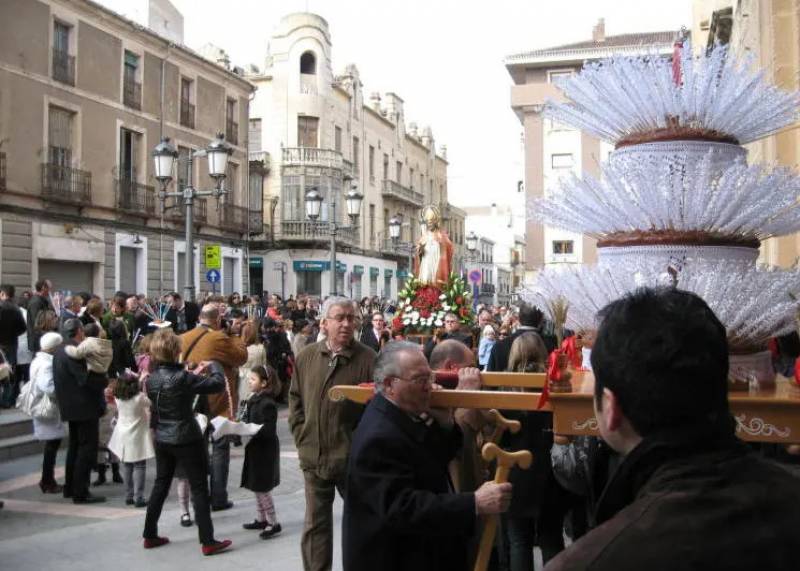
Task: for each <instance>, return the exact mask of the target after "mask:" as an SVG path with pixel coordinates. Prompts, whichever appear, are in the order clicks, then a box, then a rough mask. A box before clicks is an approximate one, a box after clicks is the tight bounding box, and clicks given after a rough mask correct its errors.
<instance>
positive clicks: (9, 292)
mask: <svg viewBox="0 0 800 571" xmlns="http://www.w3.org/2000/svg"><path fill="white" fill-rule="evenodd" d="M26 327H27V325H26V324H25V318H23V317H22V312H21V311H20V310H19V307H17V305H16V304H15V303H14V286H12V285H7V284H4V285H0V351H2V352H3V355H5V358H6V360H7V361H8V364H9V365H11V367H12V368H14V367H15V366H16V364H17V339H18V338H19V336H20V335H22V334H23V333H25V331H26ZM13 379H14V377H13V374H12V376H11V378H10V379H9V380H8V381H6V382H4V383H2V385H0V386H2V389H3V391H2V395H1V396H0V406H2V407H3V408H10V407H12V406H14V399H15V398H16V394H15V392H16V391H15V382H14V380H13Z"/></svg>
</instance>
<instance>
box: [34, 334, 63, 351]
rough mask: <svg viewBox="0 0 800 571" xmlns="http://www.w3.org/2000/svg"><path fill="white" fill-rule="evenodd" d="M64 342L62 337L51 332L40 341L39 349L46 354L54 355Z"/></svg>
mask: <svg viewBox="0 0 800 571" xmlns="http://www.w3.org/2000/svg"><path fill="white" fill-rule="evenodd" d="M63 341H64V338H63V337H61V335H59V334H58V333H55V332H52V331H50V332H48V333H45V334H44V335H42V338H41V339H39V347H41V350H42V351H44V352H46V353H52V352H53V351H55V349H56V347H58V346H59V345H61V343H62V342H63Z"/></svg>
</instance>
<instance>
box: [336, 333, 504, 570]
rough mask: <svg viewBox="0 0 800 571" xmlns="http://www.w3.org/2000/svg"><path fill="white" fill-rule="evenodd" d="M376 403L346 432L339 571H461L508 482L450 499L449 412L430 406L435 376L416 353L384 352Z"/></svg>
mask: <svg viewBox="0 0 800 571" xmlns="http://www.w3.org/2000/svg"><path fill="white" fill-rule="evenodd" d="M374 378H375V392H376V393H377V394H376V395H375V398H373V399H372V401H371V402H370V403H369V405H368V406H367V409H366V411H365V412H364V416H363V417H362V419H361V422H360V423H359V425H358V428H357V429H356V431H355V433H354V434H353V445H352V448H351V453H350V462H349V465H348V471H347V495H346V497H345V503H344V519H343V524H342V534H343V540H342V545H343V557H344V562H343V563H344V564H343V567H344V569H347V570H348V571H361V570H364V571H366V570H369V571H371V570H373V569H381V570H383V571H386V570H393V569H396V570H401V569H436V570H437V571H448V570H453V571H455V570H463V569H466V568H467V561H466V552H467V550H466V548H465V547H466V545H467V544H468V542H469V540H470V536H471V534H472V533H473V531H474V528H475V525H476V522H477V519H478V516H479V515H483V514H497V513H501V512H503V511H505V510H506V509H508V505H509V502H510V500H511V485H510V484H495V483H494V482H487V483H485V484H483V485H482V486H481V487H480V488H478V490H477V491H475V492H469V493H455V492H453V491H452V485H451V483H450V479H449V477H448V473H447V464H448V462H449V461H450V460H451V459H452V458H453V457H454V456H455V454H456V453H457V452H458V451H459V450H460V448H461V443H462V440H461V438H462V437H461V430H460V429H459V428H458V425H457V424H456V423H455V422H454V421H453V414H452V411H451V410H449V409H432V408H431V406H430V401H431V392H432V391H433V390H434V389H435V388H436V387H435V386H434V385H433V382H432V381H433V374H432V372H431V369H430V367H429V366H428V362H427V360H426V359H425V356H424V355H423V353H422V351H421V350H420V347H419V345H416V344H414V343H408V342H405V341H396V342H393V343H390V344H388V345H387V346H386V347H384V349H383V351H381V354H380V356H379V357H378V360H377V362H376V364H375V374H374Z"/></svg>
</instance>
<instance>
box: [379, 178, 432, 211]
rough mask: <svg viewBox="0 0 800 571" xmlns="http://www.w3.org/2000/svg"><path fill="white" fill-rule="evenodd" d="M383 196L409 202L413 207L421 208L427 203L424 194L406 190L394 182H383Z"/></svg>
mask: <svg viewBox="0 0 800 571" xmlns="http://www.w3.org/2000/svg"><path fill="white" fill-rule="evenodd" d="M382 194H383V197H384V198H396V199H398V200H402V201H404V202H407V203H408V204H410V205H411V206H418V207H421V206H422V204H423V202H424V201H425V197H424V196H422V193H420V192H417V191H415V190H411V189H410V188H406V187H404V186H403V185H401V184H398V183H396V182H395V181H393V180H384V181H383V192H382Z"/></svg>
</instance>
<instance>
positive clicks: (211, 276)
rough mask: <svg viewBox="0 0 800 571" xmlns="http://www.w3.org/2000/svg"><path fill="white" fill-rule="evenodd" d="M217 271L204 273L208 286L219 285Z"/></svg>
mask: <svg viewBox="0 0 800 571" xmlns="http://www.w3.org/2000/svg"><path fill="white" fill-rule="evenodd" d="M219 278H220V275H219V270H208V271H207V272H206V281H207V282H208V283H210V284H217V283H219Z"/></svg>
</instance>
